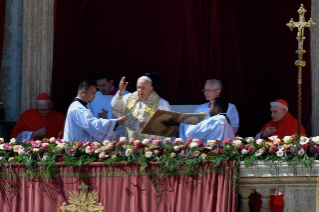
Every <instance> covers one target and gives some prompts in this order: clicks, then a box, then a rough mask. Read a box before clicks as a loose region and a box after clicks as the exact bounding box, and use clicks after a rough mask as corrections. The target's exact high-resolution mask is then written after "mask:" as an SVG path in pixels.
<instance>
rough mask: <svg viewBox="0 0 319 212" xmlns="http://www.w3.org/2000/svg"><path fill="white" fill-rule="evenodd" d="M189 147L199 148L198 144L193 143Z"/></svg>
mask: <svg viewBox="0 0 319 212" xmlns="http://www.w3.org/2000/svg"><path fill="white" fill-rule="evenodd" d="M189 147H190V148H194V147H198V143H196V142H192V143H190V145H189Z"/></svg>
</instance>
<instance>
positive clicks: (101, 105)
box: [87, 91, 130, 119]
mask: <svg viewBox="0 0 319 212" xmlns="http://www.w3.org/2000/svg"><path fill="white" fill-rule="evenodd" d="M128 93H130V92H128V91H125V92H124V94H128ZM113 97H114V95H103V94H102V93H101V92H100V91H97V92H96V94H95V98H94V100H93V102H91V103H89V104H87V107H88V109H90V110H91V111H92V113H93V116H94V117H96V118H98V114H99V113H102V112H103V111H102V109H104V110H106V111H108V114H107V118H108V119H116V116H115V115H114V114H113V112H112V108H111V101H112V99H113Z"/></svg>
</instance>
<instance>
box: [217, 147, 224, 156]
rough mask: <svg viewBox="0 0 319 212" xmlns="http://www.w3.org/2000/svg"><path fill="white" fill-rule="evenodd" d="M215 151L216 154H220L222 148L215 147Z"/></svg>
mask: <svg viewBox="0 0 319 212" xmlns="http://www.w3.org/2000/svg"><path fill="white" fill-rule="evenodd" d="M215 152H216V155H220V154H222V153H223V149H222V148H217V149H216V150H215Z"/></svg>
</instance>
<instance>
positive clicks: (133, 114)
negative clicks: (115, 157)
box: [111, 76, 171, 140]
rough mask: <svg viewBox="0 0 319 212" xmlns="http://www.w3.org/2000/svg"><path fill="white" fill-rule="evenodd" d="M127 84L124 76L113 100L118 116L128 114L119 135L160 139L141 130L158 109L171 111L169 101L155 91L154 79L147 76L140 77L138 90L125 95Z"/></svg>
mask: <svg viewBox="0 0 319 212" xmlns="http://www.w3.org/2000/svg"><path fill="white" fill-rule="evenodd" d="M126 86H127V82H126V83H125V77H123V78H122V79H121V81H120V86H119V87H120V90H119V91H118V92H117V94H116V95H115V96H114V98H113V99H112V102H111V107H112V109H113V113H114V114H115V115H116V116H117V117H120V116H127V121H126V122H125V124H124V125H123V126H124V127H123V128H124V129H123V131H122V132H121V133H120V135H119V136H121V137H126V138H128V139H129V140H133V139H135V138H138V139H145V138H155V139H160V138H158V136H154V135H146V134H142V133H140V132H141V130H142V129H143V127H144V126H145V124H146V123H147V121H148V120H149V119H150V118H151V117H152V115H153V114H154V113H155V111H156V110H157V109H160V110H168V111H170V110H171V107H170V105H169V103H168V102H167V101H166V100H164V99H162V98H160V97H159V96H158V95H157V94H156V92H155V91H153V86H152V80H151V79H150V78H149V77H147V76H143V77H140V78H139V79H138V80H137V91H136V92H134V93H131V94H126V95H124V91H125V90H126Z"/></svg>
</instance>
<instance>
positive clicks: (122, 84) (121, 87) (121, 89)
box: [119, 77, 128, 96]
mask: <svg viewBox="0 0 319 212" xmlns="http://www.w3.org/2000/svg"><path fill="white" fill-rule="evenodd" d="M125 79H126V77H122V79H121V81H120V84H119V89H120V91H119V95H120V96H122V95H123V94H124V91H125V90H126V87H127V84H128V82H125Z"/></svg>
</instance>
